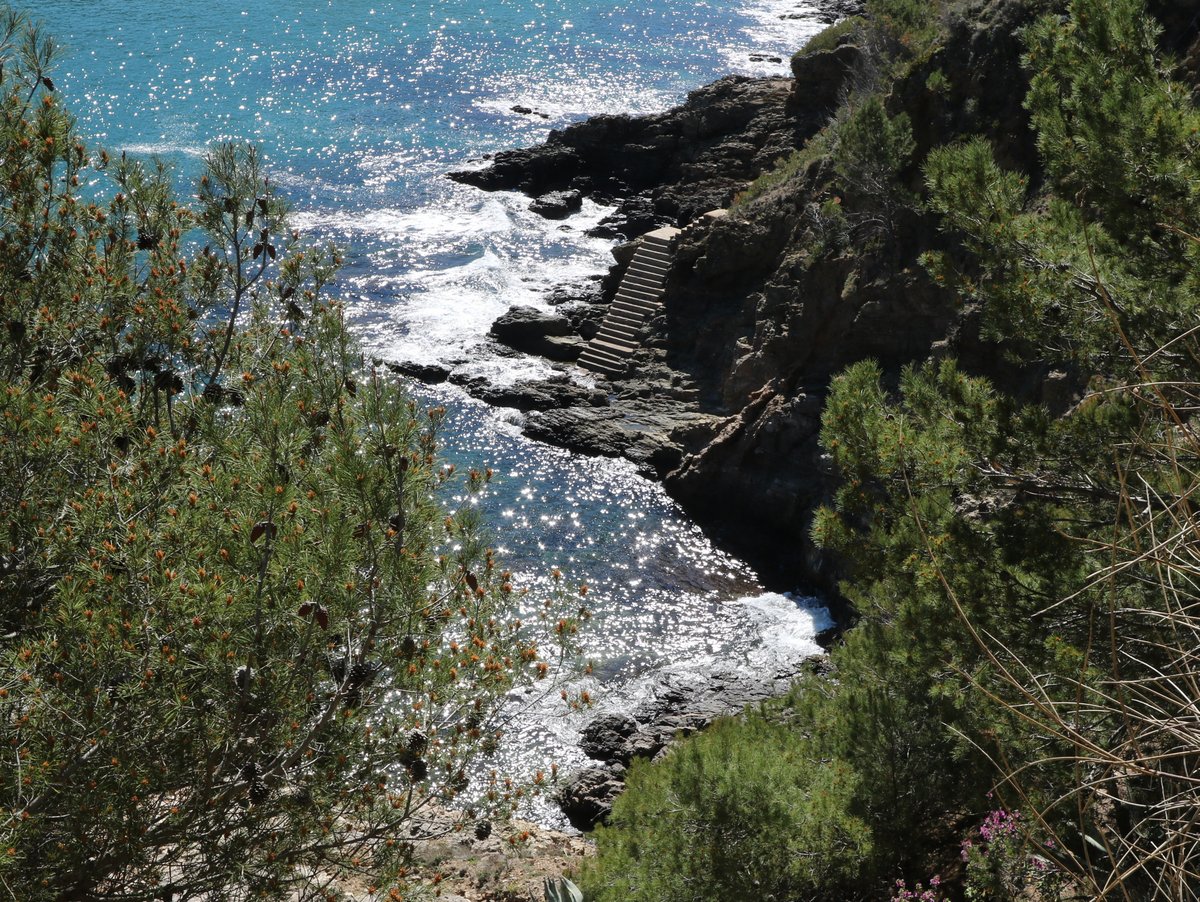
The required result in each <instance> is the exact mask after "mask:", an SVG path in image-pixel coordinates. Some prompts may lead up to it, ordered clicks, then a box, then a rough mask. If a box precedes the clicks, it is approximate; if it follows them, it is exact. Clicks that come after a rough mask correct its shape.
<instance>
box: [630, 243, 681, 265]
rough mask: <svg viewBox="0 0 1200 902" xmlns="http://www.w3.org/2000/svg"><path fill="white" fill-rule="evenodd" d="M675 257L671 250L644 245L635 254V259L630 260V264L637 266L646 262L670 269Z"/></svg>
mask: <svg viewBox="0 0 1200 902" xmlns="http://www.w3.org/2000/svg"><path fill="white" fill-rule="evenodd" d="M673 259H674V255H673V254H672V253H671V252H670V251H659V250H654V249H652V248H644V247H643V248H638V252H637V253H636V254H634V255H633V259H632V260H630V261H629V265H630V266H637V265H638V264H639V263H646V264H649V265H651V266H662V267H665V268H667V269H670V267H671V261H672V260H673Z"/></svg>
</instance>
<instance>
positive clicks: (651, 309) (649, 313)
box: [613, 301, 662, 323]
mask: <svg viewBox="0 0 1200 902" xmlns="http://www.w3.org/2000/svg"><path fill="white" fill-rule="evenodd" d="M613 303H614V304H616V302H615V301H614V302H613ZM661 309H662V308H661V307H660V306H659V305H658V304H631V303H627V302H621V304H620V306H618V307H617V308H616V311H615V312H616V313H619V314H620V315H621V316H624V317H626V318H627V319H634V318H636V319H638V320H639V321H640V322H643V323H644V322H645V321H646V320H648V319H650V318H651V317H653V316H655V315H657V313H658V311H659V310H661Z"/></svg>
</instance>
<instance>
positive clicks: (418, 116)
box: [27, 0, 826, 769]
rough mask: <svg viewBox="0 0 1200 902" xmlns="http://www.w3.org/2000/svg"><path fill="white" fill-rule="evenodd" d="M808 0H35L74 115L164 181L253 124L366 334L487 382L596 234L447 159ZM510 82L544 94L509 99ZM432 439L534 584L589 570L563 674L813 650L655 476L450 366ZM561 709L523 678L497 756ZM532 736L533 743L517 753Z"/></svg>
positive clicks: (574, 108)
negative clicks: (457, 382) (513, 324)
mask: <svg viewBox="0 0 1200 902" xmlns="http://www.w3.org/2000/svg"><path fill="white" fill-rule="evenodd" d="M814 2H815V0H741V2H734V0H708V2H703V0H641V2H634V0H489V2H486V3H485V2H482V0H427V2H421V3H412V2H384V0H377V2H368V0H337V2H323V3H292V2H265V0H237V2H231V0H209V2H203V3H200V2H193V3H158V4H132V3H128V2H116V0H39V2H38V3H37V4H36V6H33V7H27V10H28V11H29V12H30V13H32V14H34V15H35V16H36V17H38V18H40V19H41V20H42V21H43V22H44V23H45V24H46V25H47V26H48V28H49V30H50V32H51V33H52V34H53V35H54V36H55V37H56V38H57V40H58V41H59V42H60V43H61V44H63V45H64V54H63V57H62V59H61V62H60V63H59V65H58V67H57V69H56V71H55V82H56V84H57V85H58V87H59V89H60V90H61V91H62V93H63V95H64V96H65V97H66V99H67V101H68V102H69V104H70V106H71V108H72V109H73V110H74V111H75V113H76V115H77V117H78V124H79V129H80V131H81V132H82V133H83V134H84V135H85V137H86V138H87V139H88V140H89V143H91V144H93V145H99V146H103V147H105V148H107V149H108V150H109V151H110V152H120V151H124V152H126V153H131V154H142V155H156V156H159V157H161V158H163V159H165V160H167V161H169V162H171V163H172V164H173V165H174V166H175V169H176V172H177V173H178V178H179V183H180V186H181V191H183V192H185V193H186V192H187V190H188V184H189V181H190V180H191V179H192V178H193V177H194V175H195V173H196V172H197V170H198V167H199V164H200V159H201V157H202V155H203V154H204V152H205V149H206V148H207V147H208V146H209V145H210V144H211V143H212V142H214V141H217V140H222V139H227V138H231V139H247V140H250V141H253V142H255V143H256V144H258V145H259V146H260V148H261V149H262V152H263V154H264V157H265V159H266V161H267V164H268V167H269V170H270V172H271V177H272V178H273V180H274V181H275V182H276V183H277V184H278V185H280V186H281V187H282V189H283V190H284V191H285V193H286V194H287V196H288V197H289V198H290V200H291V203H292V205H293V207H294V210H295V220H296V225H297V226H298V227H299V228H300V229H301V230H302V231H304V232H306V233H307V234H309V235H310V236H312V237H315V238H318V239H332V240H334V241H336V242H337V243H339V244H340V245H342V246H343V247H345V248H346V250H347V261H348V262H347V265H346V268H345V270H344V272H343V276H342V280H341V287H340V291H341V294H342V295H343V296H344V297H346V298H347V299H348V300H349V302H350V309H351V310H352V312H353V326H354V328H355V330H356V331H357V333H358V334H359V336H360V338H361V340H362V342H363V344H364V345H365V347H366V349H367V351H368V352H369V353H370V354H372V355H375V356H381V357H384V358H388V359H405V360H413V361H419V362H435V361H436V362H441V363H445V364H449V365H451V366H453V367H454V368H455V369H456V370H458V371H459V372H461V373H463V374H464V375H485V376H487V377H488V378H490V379H492V380H494V381H499V382H504V381H511V380H515V379H519V378H523V377H528V376H536V375H540V374H544V373H545V372H546V364H545V363H544V362H542V361H539V360H536V359H533V358H515V359H514V358H511V357H505V356H500V355H497V354H495V353H493V352H491V351H489V350H488V347H487V345H486V344H485V343H484V337H485V335H486V332H487V329H488V327H489V326H490V324H491V322H492V321H493V320H494V319H495V318H496V317H497V316H498V315H499V314H500V313H502V312H503V311H504V310H505V309H507V308H508V307H510V306H512V305H514V304H529V305H534V306H544V301H543V299H542V294H543V292H544V291H545V290H546V289H548V288H550V287H552V286H554V285H556V284H559V283H562V282H565V281H569V280H572V279H577V278H580V277H582V276H585V275H588V274H592V273H598V272H601V271H603V270H604V269H605V268H606V267H607V266H608V264H609V262H610V261H611V257H610V255H609V250H610V247H611V243H610V242H608V241H604V240H599V239H591V238H587V237H585V236H584V231H585V230H586V229H587V228H588V227H590V226H591V225H593V224H594V223H595V222H596V221H598V220H599V219H600V218H601V217H602V216H603V215H604V214H605V212H606V210H604V209H603V208H601V207H598V206H596V205H595V204H591V203H587V204H585V207H584V209H583V210H582V211H581V212H580V213H579V214H577V215H576V216H574V217H572V218H570V219H568V220H566V221H565V222H551V221H548V220H544V219H542V218H540V217H538V216H536V215H535V214H532V213H530V212H529V211H528V209H527V206H528V199H527V198H523V197H520V196H518V195H514V194H506V193H499V194H484V193H482V192H479V191H477V190H475V189H473V188H469V187H466V186H462V185H457V184H455V183H452V182H450V181H448V180H446V179H445V178H444V177H443V175H444V173H445V172H447V171H448V170H451V169H455V168H462V167H463V166H465V165H470V164H471V161H473V160H477V159H478V158H479V157H480V156H482V155H483V154H485V153H488V152H492V151H495V150H500V149H503V148H507V147H513V146H520V145H527V144H532V143H536V142H538V141H540V140H542V139H544V137H545V136H546V134H547V132H548V131H549V130H550V129H551V128H557V127H562V126H564V125H566V124H568V123H570V122H572V121H576V120H578V119H580V118H583V117H585V116H587V115H590V114H594V113H600V112H609V113H616V112H634V113H637V112H652V111H656V110H661V109H665V108H666V107H668V106H670V105H672V104H673V103H676V102H679V101H680V100H682V98H683V96H684V94H685V93H686V92H687V91H688V90H689V89H691V88H694V87H697V86H699V85H700V84H702V83H704V82H706V81H709V80H711V79H713V78H715V77H718V76H719V75H723V74H725V73H728V72H740V73H743V74H774V73H782V72H785V71H786V62H783V63H769V62H767V63H754V62H751V61H750V56H751V55H752V54H757V55H761V56H766V57H771V56H778V57H782V58H783V60H785V61H786V59H787V57H788V55H789V54H790V53H791V52H792V51H793V50H795V49H796V48H797V47H798V46H799V45H801V44H802V43H803V41H804V40H805V39H806V38H807V37H808V36H809V35H811V34H812V33H814V32H815V31H817V30H819V29H820V27H821V24H820V21H819V19H818V18H817V16H816V15H815V12H816V11H815V9H814V7H813V6H812V3H814ZM514 106H523V107H529V108H532V109H533V110H536V111H538V113H541V114H543V115H521V114H519V113H516V112H514V111H513V110H512V107H514ZM414 390H415V391H417V392H418V393H420V394H422V395H423V396H427V397H429V398H433V399H436V400H438V401H441V402H445V403H447V404H448V405H449V406H450V410H451V416H450V426H451V428H450V431H449V433H448V435H447V440H448V446H447V447H446V449H445V453H446V455H447V457H449V458H450V459H452V460H454V461H455V462H457V463H459V464H460V465H467V464H485V465H488V466H491V467H493V468H494V469H495V470H496V471H497V473H498V474H499V476H498V479H497V484H496V488H495V491H494V493H493V495H492V496H491V498H489V499H488V501H487V507H488V514H489V516H490V518H491V519H492V522H493V523H494V524H495V530H496V536H497V544H498V545H499V547H500V549H501V550H502V552H503V557H504V558H505V561H506V563H507V565H508V566H510V567H512V568H513V569H514V570H515V571H516V573H517V574H518V577H519V579H520V580H521V581H523V582H524V584H525V585H528V586H530V587H532V588H533V589H534V593H533V594H534V596H535V597H536V595H537V593H538V592H542V591H548V587H549V578H548V572H549V570H550V568H551V567H554V566H558V567H561V568H562V569H563V571H565V572H566V574H567V575H568V577H569V578H570V579H572V580H574V581H576V582H587V583H588V584H589V585H590V587H591V593H590V594H589V600H590V601H591V604H592V607H593V609H594V610H595V613H596V616H595V618H594V620H593V621H592V624H591V626H590V627H589V629H588V631H587V632H586V634H585V635H584V636H583V637H582V640H583V642H584V645H585V648H586V654H587V656H588V657H590V658H591V659H592V660H594V661H595V663H596V670H595V673H594V674H593V675H592V676H590V677H585V676H583V675H582V673H579V674H574V675H570V674H568V676H570V677H571V678H573V679H575V680H577V681H579V682H581V683H584V684H586V685H587V686H588V687H589V688H591V689H593V690H594V692H593V694H595V695H597V696H598V697H599V698H600V707H601V708H602V709H603V708H604V707H606V706H607V707H620V706H622V705H625V706H627V705H629V704H631V703H632V702H633V701H634V700H636V699H637V698H638V697H639V695H640V694H644V693H645V692H648V691H651V690H650V688H649V687H651V686H652V685H653V680H654V676H655V674H657V673H660V672H661V671H663V670H664V669H669V670H676V671H677V670H685V671H686V670H697V671H699V670H702V669H703V668H704V667H706V666H710V665H713V664H720V665H722V666H733V667H747V668H751V667H753V668H762V667H765V666H771V665H772V663H773V662H777V661H780V660H787V659H792V658H795V657H797V656H799V655H802V654H804V653H808V652H811V651H812V650H814V649H815V646H814V645H813V644H812V642H811V636H812V634H813V632H814V630H816V629H820V628H821V627H822V626H823V625H824V624H825V623H826V615H825V613H824V611H823V610H822V609H820V608H819V607H817V606H815V604H812V603H810V601H808V600H805V599H795V598H792V597H790V596H783V595H776V594H772V593H766V592H764V591H763V589H762V587H761V586H760V585H759V583H758V581H757V579H756V577H755V575H754V573H753V572H751V571H750V570H749V568H747V567H746V566H745V565H744V564H743V563H741V562H740V561H738V560H736V559H734V558H732V557H730V556H729V555H727V554H724V553H722V552H721V551H719V550H717V549H716V548H714V547H713V546H712V544H711V543H710V542H709V541H708V540H707V539H706V538H705V537H704V535H703V534H702V533H701V532H700V530H699V529H698V528H696V527H695V526H694V525H693V524H691V523H690V522H688V520H687V519H686V518H685V517H684V516H683V515H682V514H681V513H680V511H679V510H678V508H677V507H676V506H675V505H674V504H673V503H672V502H671V501H670V499H668V498H667V497H666V496H665V494H664V493H663V492H662V490H661V489H660V488H659V487H658V486H657V485H655V484H653V483H650V482H647V481H646V480H644V479H642V478H640V477H638V476H637V475H636V474H635V473H634V472H633V470H632V468H631V467H630V466H628V465H627V464H624V463H622V462H618V461H609V460H592V459H586V458H581V457H578V456H574V455H571V454H568V453H566V452H563V451H559V450H557V449H553V448H547V447H545V446H540V445H537V444H535V443H532V442H529V441H528V440H526V439H524V438H522V437H521V435H520V432H519V420H518V419H517V415H516V414H513V413H511V412H505V411H496V410H492V409H490V408H487V407H485V406H483V405H481V404H478V403H477V402H473V401H470V400H469V399H467V398H465V397H463V396H462V395H461V394H460V393H458V391H457V389H454V388H449V387H446V388H438V389H431V388H424V387H416V388H415V389H414ZM581 723H582V720H581V718H580V716H578V715H576V716H566V715H565V714H564V712H563V711H562V710H561V709H559V708H557V707H556V706H555V705H554V704H553V703H552V702H540V703H537V704H534V705H533V707H532V709H531V710H526V711H524V712H523V713H522V714H521V716H520V717H519V718H518V721H517V722H516V723H515V725H514V730H513V735H514V736H515V737H516V738H517V741H515V742H514V743H512V746H511V748H509V749H508V750H507V751H506V754H507V755H508V756H509V758H510V761H509V762H508V764H509V765H510V766H512V767H516V768H518V769H519V768H521V767H523V766H525V765H530V766H533V764H530V762H534V764H539V765H544V763H545V759H546V758H553V759H555V760H557V761H558V762H560V763H561V764H562V765H563V766H566V767H569V766H570V765H571V764H572V763H575V762H577V761H579V760H580V759H581V757H582V756H581V755H580V753H579V752H578V750H577V749H576V748H575V740H576V739H577V733H578V729H579V727H580V725H581ZM535 759H540V760H536V761H535Z"/></svg>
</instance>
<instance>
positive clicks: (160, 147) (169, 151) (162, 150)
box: [117, 141, 208, 159]
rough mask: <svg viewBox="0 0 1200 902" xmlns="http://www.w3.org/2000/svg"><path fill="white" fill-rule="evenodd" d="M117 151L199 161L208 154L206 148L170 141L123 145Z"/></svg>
mask: <svg viewBox="0 0 1200 902" xmlns="http://www.w3.org/2000/svg"><path fill="white" fill-rule="evenodd" d="M117 149H118V150H119V151H123V152H125V153H131V154H134V155H136V156H144V157H167V156H172V155H175V154H178V155H180V156H185V157H192V158H194V159H200V158H202V157H203V156H204V155H205V154H206V153H208V148H207V147H204V146H201V145H188V144H174V143H172V142H170V141H153V142H149V141H142V142H135V143H133V144H123V145H121V146H120V147H118V148H117Z"/></svg>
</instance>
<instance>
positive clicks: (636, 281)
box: [621, 276, 663, 298]
mask: <svg viewBox="0 0 1200 902" xmlns="http://www.w3.org/2000/svg"><path fill="white" fill-rule="evenodd" d="M621 288H632V289H634V290H636V291H643V292H646V293H647V294H652V295H654V296H655V297H656V298H657V297H662V293H663V286H662V283H661V282H657V283H651V282H647V281H646V280H645V279H640V278H638V277H636V276H635V277H634V278H632V279H630V278H628V277H627V278H625V279H624V280H622V282H621Z"/></svg>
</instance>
